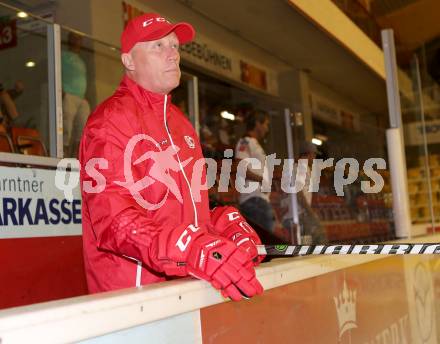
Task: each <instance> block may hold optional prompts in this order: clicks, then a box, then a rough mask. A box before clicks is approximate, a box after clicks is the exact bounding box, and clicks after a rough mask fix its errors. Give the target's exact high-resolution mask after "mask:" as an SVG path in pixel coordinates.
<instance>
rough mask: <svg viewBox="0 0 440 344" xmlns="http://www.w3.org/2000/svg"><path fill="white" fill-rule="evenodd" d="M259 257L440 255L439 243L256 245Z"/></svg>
mask: <svg viewBox="0 0 440 344" xmlns="http://www.w3.org/2000/svg"><path fill="white" fill-rule="evenodd" d="M257 250H258V254H259V255H267V256H305V255H321V254H329V255H330V254H440V243H439V244H437V243H432V244H372V245H350V244H347V245H257Z"/></svg>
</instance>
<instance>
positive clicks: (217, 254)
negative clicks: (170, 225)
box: [156, 225, 263, 301]
mask: <svg viewBox="0 0 440 344" xmlns="http://www.w3.org/2000/svg"><path fill="white" fill-rule="evenodd" d="M167 232H168V233H161V234H160V235H159V237H158V240H157V241H156V245H157V248H158V253H157V258H158V261H157V262H158V264H159V265H160V266H161V268H162V270H163V271H164V272H165V273H167V274H169V275H180V276H184V275H192V276H194V277H196V278H199V279H204V280H206V281H208V282H210V283H211V284H212V286H213V287H214V288H216V289H219V290H221V292H222V294H223V296H224V297H230V298H231V299H232V300H234V301H239V300H241V299H243V297H244V296H247V297H252V296H254V295H256V294H261V293H262V292H263V287H262V286H261V284H260V282H258V280H257V278H256V276H255V270H254V267H253V266H252V262H251V258H250V256H249V255H248V253H247V252H246V251H244V250H243V249H241V248H238V247H237V246H236V245H235V244H234V243H233V242H232V241H230V240H227V239H225V238H222V237H220V236H217V235H212V234H209V233H207V231H206V230H204V229H202V228H199V227H196V226H194V225H189V226H187V227H186V228H185V227H183V226H182V227H178V228H176V229H174V230H171V231H167Z"/></svg>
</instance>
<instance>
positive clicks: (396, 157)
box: [382, 30, 411, 238]
mask: <svg viewBox="0 0 440 344" xmlns="http://www.w3.org/2000/svg"><path fill="white" fill-rule="evenodd" d="M382 48H383V51H384V58H385V71H386V85H387V98H388V111H389V116H390V125H391V128H390V129H387V133H386V134H387V148H388V159H389V168H390V174H391V187H392V192H393V215H394V223H395V227H396V228H395V231H396V236H397V237H401V238H403V237H411V218H410V207H409V195H408V182H407V171H406V160H405V145H404V140H403V130H402V110H401V107H400V94H399V82H398V78H397V71H398V69H397V62H396V51H395V45H394V37H393V30H382Z"/></svg>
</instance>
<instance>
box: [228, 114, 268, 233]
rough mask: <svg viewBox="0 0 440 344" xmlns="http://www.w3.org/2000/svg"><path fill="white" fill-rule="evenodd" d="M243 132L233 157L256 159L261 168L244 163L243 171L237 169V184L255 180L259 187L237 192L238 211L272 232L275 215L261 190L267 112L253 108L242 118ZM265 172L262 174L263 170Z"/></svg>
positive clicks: (265, 193)
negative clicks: (245, 168)
mask: <svg viewBox="0 0 440 344" xmlns="http://www.w3.org/2000/svg"><path fill="white" fill-rule="evenodd" d="M245 124H246V134H245V136H244V137H242V138H241V139H239V140H238V142H237V145H236V148H235V157H236V158H237V159H239V160H242V159H247V158H251V159H257V160H258V161H259V162H260V166H261V168H252V167H251V166H250V164H248V165H247V170H246V172H245V174H242V173H241V171H239V170H237V180H238V181H239V182H240V183H241V185H245V187H247V186H248V183H249V181H255V182H259V183H260V185H259V187H258V188H257V189H256V190H255V191H253V192H250V193H244V192H240V190H238V191H239V192H240V197H239V203H240V210H241V212H242V214H243V215H244V216H245V217H247V218H248V219H249V221H252V223H254V224H256V225H258V226H260V227H261V228H262V229H264V230H265V231H267V232H269V233H273V231H274V223H275V215H274V211H273V208H272V205H271V203H270V192H262V191H261V185H262V182H263V177H264V176H265V175H267V166H265V160H266V153H265V152H264V149H263V147H262V146H261V144H262V142H263V139H264V138H265V137H266V135H267V133H268V132H269V125H270V118H269V115H268V114H267V113H265V112H262V111H253V112H250V113H249V114H247V116H246V118H245ZM265 171H266V173H265ZM266 182H267V181H266Z"/></svg>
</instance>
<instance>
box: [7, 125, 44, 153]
mask: <svg viewBox="0 0 440 344" xmlns="http://www.w3.org/2000/svg"><path fill="white" fill-rule="evenodd" d="M11 133H12V141H13V143H14V145H15V146H16V147H17V150H18V152H19V153H22V154H26V155H39V156H47V150H46V147H45V145H44V143H43V141H42V140H41V137H40V133H39V132H38V130H36V129H31V128H19V127H12V128H11Z"/></svg>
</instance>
